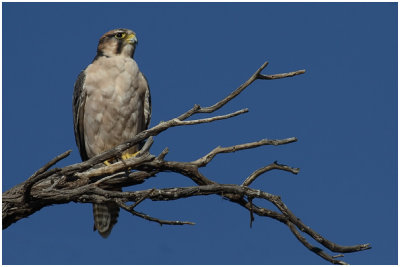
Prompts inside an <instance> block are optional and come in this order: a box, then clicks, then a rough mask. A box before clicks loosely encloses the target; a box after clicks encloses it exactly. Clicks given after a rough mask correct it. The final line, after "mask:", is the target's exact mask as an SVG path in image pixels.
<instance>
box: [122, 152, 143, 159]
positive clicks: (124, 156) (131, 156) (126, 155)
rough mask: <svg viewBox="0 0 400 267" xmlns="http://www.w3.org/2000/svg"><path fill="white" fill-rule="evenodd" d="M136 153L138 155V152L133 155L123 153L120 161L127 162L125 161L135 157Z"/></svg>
mask: <svg viewBox="0 0 400 267" xmlns="http://www.w3.org/2000/svg"><path fill="white" fill-rule="evenodd" d="M138 153H139V151H138V152H135V153H133V154H131V153H124V154H122V159H123V160H127V159H129V158H133V157H135V156H136V155H137V154H138Z"/></svg>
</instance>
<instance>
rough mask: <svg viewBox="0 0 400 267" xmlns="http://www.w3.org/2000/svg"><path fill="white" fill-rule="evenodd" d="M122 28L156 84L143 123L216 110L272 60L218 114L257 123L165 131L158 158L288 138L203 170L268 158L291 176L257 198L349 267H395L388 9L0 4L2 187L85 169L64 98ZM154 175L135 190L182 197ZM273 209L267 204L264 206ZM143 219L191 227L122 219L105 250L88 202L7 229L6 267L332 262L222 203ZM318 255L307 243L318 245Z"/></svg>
mask: <svg viewBox="0 0 400 267" xmlns="http://www.w3.org/2000/svg"><path fill="white" fill-rule="evenodd" d="M119 27H124V28H130V29H132V30H134V31H136V33H137V35H138V39H139V46H138V48H137V51H136V54H135V59H136V60H137V62H138V64H139V66H140V68H141V70H142V71H143V72H144V73H145V75H146V76H147V78H148V80H149V84H150V88H151V90H152V97H153V98H152V99H153V116H152V122H151V125H152V126H154V125H155V124H157V123H158V122H160V121H162V120H168V119H170V118H173V117H175V116H177V115H179V114H181V113H183V112H184V111H186V110H187V109H189V108H190V107H192V106H193V105H194V104H196V103H197V104H200V105H210V104H213V103H215V102H216V101H218V100H219V99H221V98H222V97H224V96H226V95H227V94H228V93H229V92H231V91H232V90H233V89H235V88H236V87H237V86H238V85H240V84H241V83H242V82H244V81H245V80H246V79H247V78H248V77H249V76H250V75H251V74H252V73H253V72H254V71H255V70H256V69H257V68H258V67H259V66H260V65H261V64H262V63H263V62H264V61H265V60H268V61H270V65H269V67H268V68H267V69H266V70H265V71H264V73H265V74H268V73H269V74H272V73H280V72H287V71H293V70H298V69H303V68H304V69H306V70H307V73H306V74H305V75H302V76H298V77H294V78H289V79H285V80H275V81H257V82H255V83H254V84H253V85H252V86H251V87H250V88H248V89H247V91H245V92H244V93H243V94H242V95H240V96H239V97H238V98H236V99H235V100H233V101H232V103H230V104H229V105H227V106H225V107H224V108H223V109H222V110H220V111H219V112H218V114H225V113H229V112H232V111H236V110H238V109H241V108H245V107H248V108H249V109H250V112H249V113H247V114H244V115H241V116H240V117H236V118H233V119H230V120H227V121H219V122H215V123H213V124H209V125H200V126H190V127H183V128H174V129H171V130H169V131H167V132H165V133H163V134H161V135H159V136H158V137H156V138H155V143H154V145H153V147H152V150H151V152H152V153H154V154H157V153H159V152H160V151H161V150H162V149H163V148H164V147H169V149H170V151H171V152H170V154H169V155H168V156H167V159H169V160H193V159H196V158H198V157H200V156H202V155H204V154H205V153H207V152H209V151H210V150H211V149H213V148H214V147H216V146H218V145H222V146H230V145H234V144H240V143H245V142H251V141H257V140H260V139H262V138H274V139H275V138H287V137H292V136H295V137H297V138H298V139H299V141H298V142H297V143H294V144H290V145H286V146H281V147H262V148H257V149H254V150H250V151H242V152H237V153H235V154H226V155H220V156H218V157H217V158H215V160H214V161H213V162H212V163H211V164H210V165H209V166H208V167H207V168H206V169H203V170H202V171H203V173H204V174H205V175H207V176H208V177H210V178H211V179H214V180H215V181H217V182H220V183H241V182H242V181H243V179H244V178H245V177H247V176H248V175H249V174H250V173H251V172H252V171H254V170H255V169H258V168H260V167H262V166H264V165H267V164H269V163H271V162H273V161H274V160H278V162H280V163H284V164H288V165H291V166H293V167H299V168H300V169H301V172H300V174H299V175H297V176H295V175H291V174H289V173H281V172H278V171H274V172H271V173H269V174H267V175H264V176H263V177H261V178H260V179H259V180H257V181H256V182H255V183H254V184H253V187H254V188H257V189H262V190H265V191H267V192H270V193H273V194H277V195H280V196H281V197H282V199H283V200H284V201H285V203H286V204H287V205H288V207H289V208H290V209H291V210H292V211H293V212H294V213H295V214H296V215H297V216H298V217H300V219H301V220H302V221H303V222H305V223H306V224H307V225H309V226H311V227H312V228H314V229H315V230H317V231H318V232H319V233H321V234H322V235H324V236H325V237H327V238H329V239H330V240H332V241H334V242H337V243H339V244H343V245H353V244H359V243H367V242H370V243H371V244H372V247H373V248H372V249H371V250H368V251H364V252H360V253H355V254H348V255H346V256H345V258H344V260H345V261H347V262H349V263H352V264H397V251H398V249H397V236H398V234H397V223H398V221H397V212H398V207H397V193H398V192H397V188H398V186H397V3H382V4H376V3H367V4H365V3H359V4H354V3H352V4H349V3H334V4H321V3H315V4H314V3H311V4H310V3H309V4H301V3H299V4H293V3H278V4H276V3H256V4H254V3H253V4H243V3H235V4H222V3H189V4H188V3H184V4H181V3H174V4H168V3H167V4H160V3H124V4H111V3H108V4H99V3H96V4H94V3H93V4H87V3H86V4H82V3H67V4H65V3H64V4H47V3H42V4H31V3H29V4H26V3H3V151H2V152H3V191H5V190H7V189H9V188H11V187H12V186H14V185H16V184H18V183H20V182H22V181H24V180H25V179H27V178H28V177H29V176H30V175H31V174H32V173H33V172H35V171H36V170H37V169H38V168H40V167H41V166H42V165H43V164H45V163H46V162H47V161H48V160H50V159H51V158H53V157H54V156H56V155H58V154H60V153H62V152H64V151H66V150H68V149H73V152H72V154H71V156H70V157H69V158H67V159H65V160H63V161H62V162H61V163H60V164H59V165H58V166H66V165H69V164H73V163H76V162H79V161H80V158H79V153H78V150H77V148H76V145H75V140H74V135H73V126H72V114H71V113H72V111H71V109H72V108H71V101H72V91H73V84H74V82H75V79H76V77H77V75H78V74H79V72H80V71H81V70H82V69H83V68H85V67H86V66H87V65H88V64H89V63H90V62H91V61H92V59H93V57H94V56H95V53H96V46H97V41H98V39H99V37H100V36H101V35H102V34H103V33H104V32H106V31H108V30H110V29H113V28H119ZM191 185H193V183H192V182H191V181H190V180H188V179H187V178H185V177H182V176H179V175H175V174H161V175H159V176H158V177H157V178H154V179H152V180H149V181H148V183H146V184H144V185H140V186H137V187H134V188H131V189H132V190H135V189H143V188H152V187H157V188H163V187H175V186H191ZM263 205H265V206H266V207H269V208H273V207H272V206H271V205H269V204H268V203H263ZM138 210H139V211H142V212H145V213H148V214H150V215H152V216H155V217H159V218H163V219H170V220H189V221H194V222H196V223H197V224H196V225H195V226H163V227H160V226H159V225H158V224H156V223H151V222H148V221H144V220H142V219H140V218H136V217H133V216H131V215H129V214H127V213H126V212H121V215H120V218H119V223H118V224H117V225H116V227H115V228H114V229H113V232H112V234H111V235H110V237H109V238H108V239H106V240H104V239H102V238H101V237H100V235H98V234H97V233H95V232H92V227H93V219H92V207H91V205H89V204H75V203H70V204H66V205H57V206H52V207H47V208H44V209H42V210H41V211H39V212H37V213H35V214H34V215H32V216H30V217H29V218H27V219H23V220H20V221H19V222H17V223H16V224H13V225H12V226H10V227H9V228H8V229H6V230H4V231H3V264H325V263H327V262H325V261H324V260H322V259H321V258H319V257H318V256H316V255H315V254H313V253H311V252H310V251H308V250H307V249H306V248H305V247H303V246H302V245H301V244H300V243H299V242H298V241H297V240H296V239H295V237H294V236H293V235H292V234H291V232H290V231H289V229H288V228H287V227H286V226H285V225H283V224H281V223H279V222H276V221H274V220H272V219H269V218H260V217H256V218H255V222H254V223H253V228H252V229H250V228H249V214H248V212H247V211H245V210H244V209H243V208H241V207H239V206H237V205H235V204H232V203H229V202H227V201H224V200H222V199H221V198H220V197H218V196H212V197H197V198H193V199H185V200H180V201H175V202H151V201H145V202H144V203H142V204H141V205H140V206H139V207H138ZM313 244H315V242H313Z"/></svg>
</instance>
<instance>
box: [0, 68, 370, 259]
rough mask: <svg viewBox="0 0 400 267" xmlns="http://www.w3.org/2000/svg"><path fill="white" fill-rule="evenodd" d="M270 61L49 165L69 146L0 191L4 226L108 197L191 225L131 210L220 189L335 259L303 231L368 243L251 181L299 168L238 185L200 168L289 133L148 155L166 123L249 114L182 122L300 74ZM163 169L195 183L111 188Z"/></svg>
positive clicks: (325, 243)
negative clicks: (221, 93) (94, 149)
mask: <svg viewBox="0 0 400 267" xmlns="http://www.w3.org/2000/svg"><path fill="white" fill-rule="evenodd" d="M267 65H268V62H265V63H264V64H263V65H262V66H261V67H260V68H259V69H258V70H257V71H256V72H255V73H254V74H253V75H252V76H251V77H250V78H249V79H248V80H247V81H246V82H245V83H243V84H242V85H240V86H239V87H238V88H237V89H236V90H234V91H233V92H232V93H230V94H229V95H228V96H226V97H225V98H224V99H222V100H220V101H218V102H217V103H215V104H214V105H212V106H209V107H201V106H200V105H197V104H196V105H194V106H193V108H191V109H189V110H188V111H186V112H184V113H183V114H181V115H180V116H178V117H176V118H173V119H170V120H168V121H165V122H160V123H159V124H158V125H156V126H154V127H152V128H150V129H148V130H145V131H143V132H141V133H139V134H138V135H136V136H135V137H134V138H133V139H132V140H130V141H128V142H126V143H124V144H121V145H119V146H117V147H115V148H113V149H111V150H109V151H106V152H104V153H102V154H100V155H98V156H96V157H93V158H91V159H89V160H87V161H85V162H82V163H77V164H73V165H69V166H66V167H63V168H53V169H50V168H51V167H52V166H54V164H56V163H57V162H59V161H60V160H62V159H64V158H65V157H67V156H68V155H69V154H70V152H71V151H70V150H69V151H66V152H64V153H62V154H60V155H59V156H57V157H55V158H54V159H52V160H51V161H49V162H48V163H47V164H45V165H44V166H43V167H42V168H40V169H39V170H38V171H36V172H35V173H34V174H33V175H32V176H31V177H29V178H28V179H27V180H26V181H25V182H23V183H21V184H19V185H16V186H14V187H13V188H11V189H9V190H8V191H6V192H4V193H3V229H5V228H7V227H9V226H10V225H11V224H12V223H15V222H17V221H19V220H20V219H22V218H26V217H28V216H29V215H31V214H33V213H35V212H36V211H38V210H40V209H42V208H44V207H47V206H50V205H54V204H62V203H69V202H77V203H104V202H107V201H108V202H109V201H114V202H115V203H116V204H117V205H119V207H120V208H122V209H124V210H125V211H127V212H129V213H131V214H132V215H134V216H138V217H140V218H142V219H145V220H148V221H153V222H157V223H159V224H169V225H185V224H189V225H193V224H194V223H193V222H187V221H178V220H175V221H170V220H164V219H158V218H155V217H152V216H150V215H147V214H145V213H142V212H139V211H137V210H136V208H137V207H138V205H139V204H140V203H141V202H142V201H144V200H145V199H150V200H152V201H173V200H177V199H182V198H189V197H195V196H208V195H219V196H221V197H223V198H224V199H226V200H228V201H231V202H233V203H236V204H238V205H240V206H242V207H243V208H245V209H247V210H249V213H250V226H251V225H252V222H253V221H254V219H255V217H254V215H258V216H260V217H269V218H272V219H275V220H277V221H279V222H281V223H284V224H286V225H287V226H288V227H289V229H290V230H291V232H292V233H293V234H294V236H295V237H296V238H297V239H298V240H299V241H300V242H301V243H302V244H303V245H304V246H305V247H306V248H308V249H309V250H311V251H312V252H314V253H315V254H317V255H319V256H320V257H322V258H323V259H325V260H327V261H329V262H331V263H334V264H346V263H345V262H344V261H340V260H337V259H336V258H337V257H339V256H343V255H342V254H340V255H329V254H328V253H326V252H324V251H323V250H322V249H321V248H319V247H315V246H313V245H311V244H310V243H309V242H308V241H307V239H306V238H305V236H304V235H307V236H308V237H309V238H311V239H313V240H314V241H316V242H318V243H319V244H320V245H321V246H322V247H325V248H326V249H328V250H330V251H332V252H339V253H349V252H357V251H362V250H366V249H369V248H371V247H370V245H369V244H361V245H355V246H341V245H338V244H335V243H334V242H332V241H330V240H328V239H326V238H324V237H323V236H322V235H320V234H318V233H317V232H315V231H314V230H313V229H311V228H310V227H309V226H307V225H305V224H304V223H303V222H302V221H300V219H298V217H297V216H295V215H294V214H293V213H292V212H291V211H290V210H289V209H288V207H287V206H286V205H285V204H284V203H283V201H282V200H281V198H280V197H279V196H276V195H272V194H270V193H267V192H263V191H261V190H256V189H253V188H250V187H249V186H250V185H251V184H252V183H253V182H254V181H255V180H256V179H257V178H259V177H260V176H261V175H262V174H264V173H266V172H269V171H271V170H281V171H287V172H290V173H293V174H297V173H298V172H299V169H298V168H293V167H290V166H287V165H282V164H279V163H277V162H276V161H275V162H273V163H271V164H269V165H267V166H265V167H262V168H260V169H258V170H256V171H254V172H253V173H252V174H250V175H249V176H248V177H247V178H244V179H243V183H242V184H241V185H234V184H220V183H218V182H216V181H212V180H210V179H209V178H207V177H206V176H204V175H203V174H202V173H201V172H200V171H199V169H200V168H203V167H205V166H207V164H208V163H209V162H211V161H212V160H213V159H214V157H215V156H216V155H218V154H222V153H233V152H235V151H240V150H246V149H253V148H256V147H260V146H267V145H273V146H279V145H285V144H289V143H292V142H296V141H297V138H295V137H290V138H286V139H279V140H270V139H263V140H260V141H256V142H251V143H246V144H239V145H234V146H229V147H220V146H219V147H216V148H214V149H213V150H211V151H210V152H209V153H207V154H206V155H204V156H203V157H200V158H199V159H196V160H193V161H189V162H180V161H167V160H165V157H166V155H167V154H168V149H167V148H166V149H164V150H163V151H162V152H161V153H160V154H159V155H158V156H155V155H152V154H151V153H150V152H149V150H150V148H151V145H152V144H153V142H154V140H153V136H157V135H158V134H160V133H162V132H163V131H166V130H168V129H169V128H172V127H177V126H187V125H195V124H202V123H211V122H214V121H217V120H224V119H229V118H232V117H235V116H239V115H241V114H244V113H246V112H248V109H247V108H244V109H241V110H238V111H236V112H232V113H229V114H226V115H219V116H213V117H207V118H202V119H196V120H187V119H188V118H190V117H191V116H193V115H194V114H198V113H213V112H215V111H216V110H218V109H220V108H221V107H223V106H224V105H226V104H227V103H228V102H229V101H231V100H232V99H233V98H235V97H236V96H238V95H239V94H240V93H241V92H242V91H243V90H245V89H246V88H247V87H248V86H249V85H251V84H252V83H253V82H254V81H256V80H273V79H281V78H287V77H293V76H296V75H299V74H303V73H305V70H298V71H294V72H288V73H281V74H273V75H264V74H261V71H263V70H264V69H265V67H266V66H267ZM146 139H147V141H146V143H145V145H144V146H143V147H142V149H141V151H140V152H139V153H138V155H137V156H136V157H135V158H130V159H127V160H123V161H122V160H121V161H117V162H115V163H114V164H112V165H110V166H104V165H103V164H102V163H103V162H104V161H105V160H108V159H111V158H120V155H121V154H122V152H123V151H125V150H127V149H129V148H130V147H132V146H134V145H136V144H138V143H139V142H142V141H144V140H146ZM162 172H174V173H178V174H181V175H183V176H185V177H187V178H189V179H191V180H192V181H193V182H194V183H195V186H192V187H176V188H160V189H156V188H151V189H147V190H141V191H130V192H119V191H112V188H121V187H127V186H131V185H136V184H141V183H144V182H145V181H146V180H147V179H150V178H153V177H155V176H156V174H158V173H162ZM254 199H261V200H265V201H268V202H270V203H272V204H273V205H274V206H275V207H276V210H271V209H266V208H263V207H259V206H257V205H255V204H254V203H253V200H254ZM127 202H134V204H132V205H129V204H127Z"/></svg>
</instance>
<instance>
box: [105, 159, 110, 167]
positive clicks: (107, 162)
mask: <svg viewBox="0 0 400 267" xmlns="http://www.w3.org/2000/svg"><path fill="white" fill-rule="evenodd" d="M103 163H104V164H105V165H106V166H110V165H111V163H110V162H109V161H108V160H106V161H104V162H103Z"/></svg>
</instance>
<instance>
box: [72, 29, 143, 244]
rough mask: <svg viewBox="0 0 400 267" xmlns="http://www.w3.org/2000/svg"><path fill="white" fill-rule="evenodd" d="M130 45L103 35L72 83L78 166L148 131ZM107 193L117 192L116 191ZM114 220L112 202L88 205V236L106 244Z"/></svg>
mask: <svg viewBox="0 0 400 267" xmlns="http://www.w3.org/2000/svg"><path fill="white" fill-rule="evenodd" d="M136 45H137V38H136V34H135V33H134V32H133V31H131V30H128V29H115V30H111V31H109V32H107V33H105V34H104V35H103V36H101V38H100V40H99V43H98V46H97V54H96V56H95V58H94V60H93V62H92V63H91V64H90V65H89V66H87V67H86V69H84V70H83V71H82V72H81V73H80V74H79V76H78V79H77V80H76V82H75V85H74V94H73V107H72V109H73V117H74V133H75V141H76V144H77V146H78V149H79V152H80V155H81V158H82V161H85V160H87V159H90V158H91V157H94V156H96V155H98V154H100V153H102V152H104V151H106V150H109V149H111V148H113V147H115V146H117V145H119V144H121V143H124V142H126V141H128V140H130V139H132V138H133V137H134V136H135V135H136V134H138V133H140V132H141V131H143V130H145V129H147V127H148V125H149V122H150V117H151V98H150V91H149V86H148V83H147V80H146V78H145V77H144V75H143V74H142V73H141V72H140V70H139V67H138V65H137V63H136V61H135V60H134V59H133V54H134V52H135V48H136ZM138 149H139V148H138V146H134V147H132V148H130V149H129V150H127V151H126V152H124V153H123V154H122V159H127V158H130V157H132V156H134V155H135V153H136V152H137V151H138ZM104 164H106V165H108V164H110V162H109V161H106V162H104ZM108 189H109V188H108ZM109 190H113V191H121V188H111V189H109ZM118 214H119V207H118V205H117V204H116V203H115V202H107V203H105V204H93V217H94V230H97V231H98V232H99V233H100V235H101V236H102V237H104V238H106V237H107V236H108V235H109V234H110V233H111V229H112V227H113V226H114V224H115V223H116V222H117V218H118Z"/></svg>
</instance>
